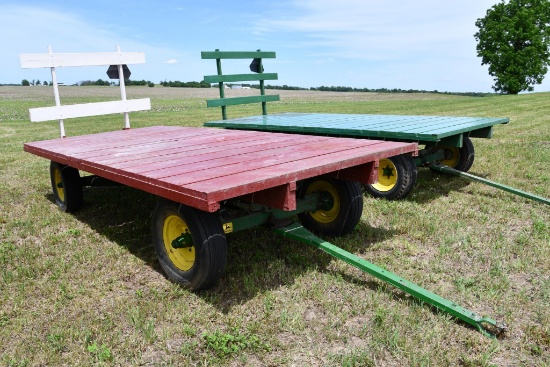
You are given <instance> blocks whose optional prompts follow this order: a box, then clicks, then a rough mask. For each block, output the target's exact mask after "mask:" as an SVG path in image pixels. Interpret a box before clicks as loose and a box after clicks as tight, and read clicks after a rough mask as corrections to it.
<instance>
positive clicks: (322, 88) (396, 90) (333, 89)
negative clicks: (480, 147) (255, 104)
mask: <svg viewBox="0 0 550 367" xmlns="http://www.w3.org/2000/svg"><path fill="white" fill-rule="evenodd" d="M250 87H251V88H258V89H259V88H260V86H259V85H258V84H253V85H250ZM265 88H266V89H280V90H317V91H322V92H366V93H434V94H452V95H460V96H469V97H484V96H488V95H492V94H494V93H481V92H440V91H438V90H431V91H430V90H418V89H399V88H393V89H388V88H375V89H371V88H352V87H343V86H336V87H335V86H331V87H327V86H320V87H311V88H301V87H292V86H287V85H283V86H278V85H266V86H265Z"/></svg>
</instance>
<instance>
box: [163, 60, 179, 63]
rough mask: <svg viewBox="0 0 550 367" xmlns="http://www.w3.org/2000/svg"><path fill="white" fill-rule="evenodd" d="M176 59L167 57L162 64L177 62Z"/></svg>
mask: <svg viewBox="0 0 550 367" xmlns="http://www.w3.org/2000/svg"><path fill="white" fill-rule="evenodd" d="M177 63H178V60H176V59H169V60H166V61H164V62H163V64H177Z"/></svg>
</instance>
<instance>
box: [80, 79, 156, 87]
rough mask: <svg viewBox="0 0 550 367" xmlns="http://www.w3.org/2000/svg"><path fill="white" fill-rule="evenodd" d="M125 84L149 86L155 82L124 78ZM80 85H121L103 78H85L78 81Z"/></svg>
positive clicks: (152, 85)
mask: <svg viewBox="0 0 550 367" xmlns="http://www.w3.org/2000/svg"><path fill="white" fill-rule="evenodd" d="M124 84H125V85H147V86H149V87H154V86H155V83H153V82H151V81H149V80H130V79H127V80H124ZM78 85H80V86H90V85H100V86H110V85H119V84H118V83H117V82H112V81H109V80H102V79H98V80H96V81H93V80H84V81H81V82H80V83H78Z"/></svg>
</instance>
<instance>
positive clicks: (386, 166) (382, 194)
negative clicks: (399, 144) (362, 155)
mask: <svg viewBox="0 0 550 367" xmlns="http://www.w3.org/2000/svg"><path fill="white" fill-rule="evenodd" d="M388 161H389V162H388ZM388 170H390V171H391V176H392V177H394V178H393V180H395V182H394V183H389V182H384V183H382V181H381V180H382V179H383V178H382V177H381V175H384V173H388ZM416 177H417V171H416V165H415V164H414V159H413V157H411V156H408V155H398V156H395V157H390V158H385V159H382V160H380V166H379V168H378V180H379V183H377V184H365V185H363V187H364V188H365V192H366V193H368V194H370V195H371V196H372V197H375V198H383V199H387V200H401V199H404V198H406V197H407V196H408V195H409V193H410V192H411V190H412V189H413V188H414V186H415V185H416Z"/></svg>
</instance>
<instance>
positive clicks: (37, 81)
mask: <svg viewBox="0 0 550 367" xmlns="http://www.w3.org/2000/svg"><path fill="white" fill-rule="evenodd" d="M0 85H1V84H0ZM21 85H22V86H26V87H28V86H30V85H32V86H36V85H52V82H47V81H45V80H44V81H43V82H41V81H40V79H39V80H34V79H33V80H31V81H28V80H27V79H23V80H22V81H21Z"/></svg>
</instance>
